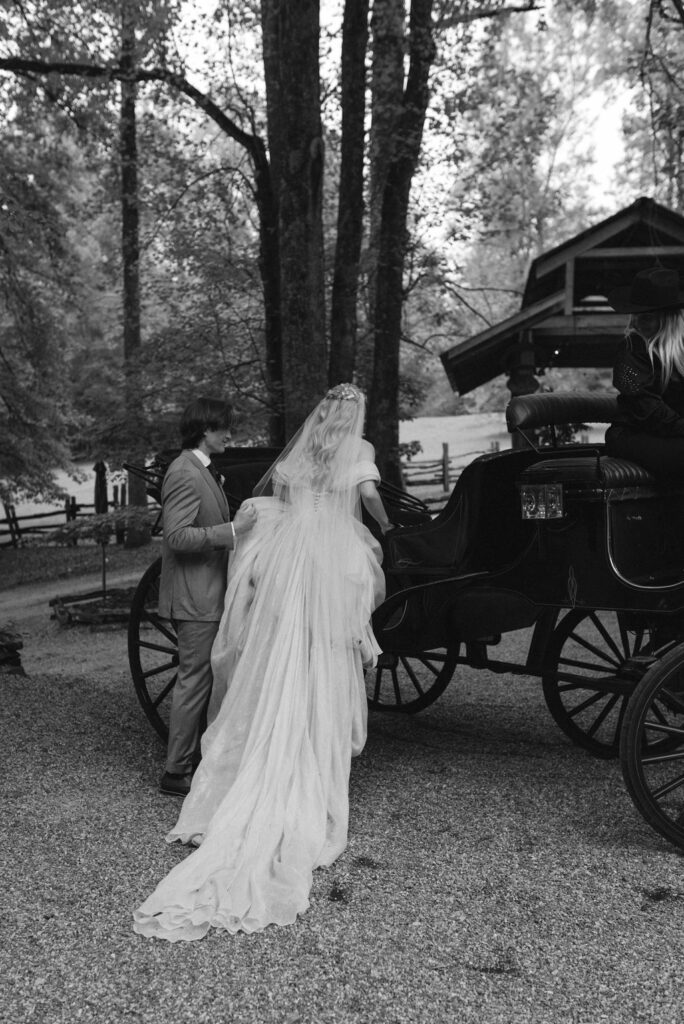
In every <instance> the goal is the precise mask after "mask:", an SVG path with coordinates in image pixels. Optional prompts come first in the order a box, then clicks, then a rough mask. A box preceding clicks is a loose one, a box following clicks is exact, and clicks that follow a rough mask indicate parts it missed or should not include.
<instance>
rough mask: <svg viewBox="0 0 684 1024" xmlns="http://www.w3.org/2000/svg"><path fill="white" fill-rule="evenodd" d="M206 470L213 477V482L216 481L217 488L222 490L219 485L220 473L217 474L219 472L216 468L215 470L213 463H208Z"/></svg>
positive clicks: (221, 486) (220, 484)
mask: <svg viewBox="0 0 684 1024" xmlns="http://www.w3.org/2000/svg"><path fill="white" fill-rule="evenodd" d="M207 469H208V470H209V472H210V473H211V475H212V476H213V478H214V480H215V481H216V483H217V484H218V485H219V487H220V488H221V490H223V485H222V483H221V474H220V473H219V471H218V470H217V468H216V466H215V465H214V463H213V462H210V463H209V465H208V466H207Z"/></svg>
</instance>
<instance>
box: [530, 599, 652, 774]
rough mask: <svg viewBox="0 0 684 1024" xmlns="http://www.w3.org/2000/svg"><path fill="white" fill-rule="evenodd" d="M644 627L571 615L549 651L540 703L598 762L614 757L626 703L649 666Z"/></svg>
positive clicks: (582, 612) (597, 615) (591, 614)
mask: <svg viewBox="0 0 684 1024" xmlns="http://www.w3.org/2000/svg"><path fill="white" fill-rule="evenodd" d="M652 648H653V643H652V638H651V635H650V632H649V630H648V629H647V628H645V627H644V626H638V625H637V626H634V625H631V626H630V627H629V628H628V627H627V625H626V624H625V621H624V619H623V618H622V617H621V615H620V614H619V613H618V612H613V611H594V610H586V609H579V608H577V609H573V610H572V611H569V612H568V613H567V614H566V615H564V617H563V618H562V619H561V620H560V622H559V623H558V625H557V626H556V629H555V630H554V632H553V635H552V637H551V642H550V644H549V648H548V650H547V658H546V668H545V670H544V674H543V676H542V682H543V688H544V698H545V700H546V703H547V706H548V708H549V711H550V712H551V714H552V715H553V718H554V719H555V721H556V723H557V724H558V725H559V726H560V728H561V729H562V730H563V732H564V733H565V734H566V735H567V736H569V737H570V739H571V740H573V742H574V743H577V744H578V745H579V746H581V747H585V748H586V749H587V750H590V751H591V752H592V753H593V754H595V755H596V756H598V757H606V758H608V757H617V755H618V752H619V748H620V732H621V729H622V725H623V721H624V717H625V712H626V708H627V701H628V699H629V696H630V694H631V692H632V690H633V689H634V687H635V685H636V683H637V682H638V681H639V679H640V678H641V676H642V675H643V674H644V672H645V671H646V670H647V668H648V667H649V665H650V664H651V663H652V660H653V653H654V652H653V649H652Z"/></svg>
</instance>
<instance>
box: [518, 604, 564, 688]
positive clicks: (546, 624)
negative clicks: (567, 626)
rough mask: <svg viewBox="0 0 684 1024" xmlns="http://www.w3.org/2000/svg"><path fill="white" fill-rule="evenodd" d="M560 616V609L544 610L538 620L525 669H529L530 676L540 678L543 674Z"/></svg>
mask: <svg viewBox="0 0 684 1024" xmlns="http://www.w3.org/2000/svg"><path fill="white" fill-rule="evenodd" d="M559 614H560V609H559V608H544V609H543V610H542V612H541V614H540V616H539V618H538V619H537V622H536V624H535V627H534V632H533V633H532V639H531V640H530V647H529V650H528V652H527V661H526V662H525V667H526V668H528V669H529V671H530V675H534V676H540V675H542V674H543V671H544V662H545V660H546V651H547V648H548V646H549V641H550V640H551V637H552V635H553V631H554V629H555V628H556V623H557V621H558V616H559Z"/></svg>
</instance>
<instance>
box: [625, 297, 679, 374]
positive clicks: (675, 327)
mask: <svg viewBox="0 0 684 1024" xmlns="http://www.w3.org/2000/svg"><path fill="white" fill-rule="evenodd" d="M633 331H634V332H637V333H638V334H640V335H641V336H642V337H643V338H644V339H645V341H646V345H647V347H648V354H649V356H650V359H651V364H653V357H654V355H655V356H657V357H658V360H659V361H660V365H661V366H662V383H663V387H667V384H668V383H669V380H670V377H671V376H672V371H673V370H675V369H676V370H678V371H679V373H680V374H681V375H682V377H684V310H683V309H674V310H670V311H667V312H660V313H659V312H654V313H636V314H634V315H633V316H631V317H630V320H629V324H628V326H627V335H628V336H629V335H630V334H631V333H632V332H633Z"/></svg>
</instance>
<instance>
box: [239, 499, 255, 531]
mask: <svg viewBox="0 0 684 1024" xmlns="http://www.w3.org/2000/svg"><path fill="white" fill-rule="evenodd" d="M256 521H257V510H256V509H255V507H254V505H252V503H251V502H249V501H247V502H245V503H244V505H241V506H240V508H239V509H238V510H237V512H236V513H235V518H234V519H233V526H234V527H235V532H236V534H238V536H239V535H240V534H241V533H249V531H250V530H251V529H252V527H253V526H254V524H255V523H256Z"/></svg>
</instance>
